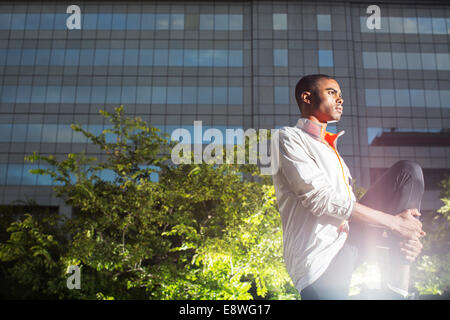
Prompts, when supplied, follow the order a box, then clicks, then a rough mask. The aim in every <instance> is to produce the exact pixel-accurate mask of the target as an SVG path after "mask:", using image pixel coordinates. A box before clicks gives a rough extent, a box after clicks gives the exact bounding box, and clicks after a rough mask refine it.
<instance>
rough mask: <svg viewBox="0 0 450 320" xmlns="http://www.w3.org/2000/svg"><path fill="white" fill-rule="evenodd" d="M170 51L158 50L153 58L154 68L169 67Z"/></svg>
mask: <svg viewBox="0 0 450 320" xmlns="http://www.w3.org/2000/svg"><path fill="white" fill-rule="evenodd" d="M168 55H169V51H168V50H167V49H156V50H155V51H154V56H153V65H154V66H167V63H168V62H169V61H168V60H169V57H168Z"/></svg>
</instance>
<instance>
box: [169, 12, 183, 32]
mask: <svg viewBox="0 0 450 320" xmlns="http://www.w3.org/2000/svg"><path fill="white" fill-rule="evenodd" d="M170 29H172V30H183V29H184V14H171V15H170Z"/></svg>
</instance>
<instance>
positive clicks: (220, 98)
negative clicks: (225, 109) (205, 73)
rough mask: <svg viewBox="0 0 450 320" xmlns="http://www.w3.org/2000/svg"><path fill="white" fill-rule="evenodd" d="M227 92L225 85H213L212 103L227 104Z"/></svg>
mask: <svg viewBox="0 0 450 320" xmlns="http://www.w3.org/2000/svg"><path fill="white" fill-rule="evenodd" d="M227 98H228V93H227V88H226V87H225V88H224V87H213V103H214V104H227V103H228V100H227Z"/></svg>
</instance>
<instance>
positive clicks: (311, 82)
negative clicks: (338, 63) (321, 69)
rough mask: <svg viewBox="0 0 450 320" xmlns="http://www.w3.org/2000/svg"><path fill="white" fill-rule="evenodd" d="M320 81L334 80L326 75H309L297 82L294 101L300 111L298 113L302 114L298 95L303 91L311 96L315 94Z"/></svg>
mask: <svg viewBox="0 0 450 320" xmlns="http://www.w3.org/2000/svg"><path fill="white" fill-rule="evenodd" d="M321 79H333V80H336V79H334V78H333V77H331V76H329V75H326V74H310V75H307V76H304V77H303V78H301V79H300V80H299V81H298V82H297V85H296V86H295V100H297V104H298V108H299V109H300V112H302V108H301V105H302V100H301V98H300V95H301V94H302V93H303V92H304V91H309V92H311V93H312V94H316V93H317V83H318V82H319V80H321Z"/></svg>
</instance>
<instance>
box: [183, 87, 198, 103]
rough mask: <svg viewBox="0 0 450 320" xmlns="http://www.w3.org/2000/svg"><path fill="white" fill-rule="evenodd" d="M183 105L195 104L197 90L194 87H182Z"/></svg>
mask: <svg viewBox="0 0 450 320" xmlns="http://www.w3.org/2000/svg"><path fill="white" fill-rule="evenodd" d="M183 103H184V104H195V103H197V88H196V87H183Z"/></svg>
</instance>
